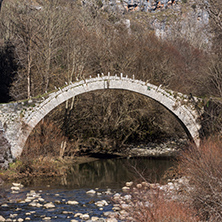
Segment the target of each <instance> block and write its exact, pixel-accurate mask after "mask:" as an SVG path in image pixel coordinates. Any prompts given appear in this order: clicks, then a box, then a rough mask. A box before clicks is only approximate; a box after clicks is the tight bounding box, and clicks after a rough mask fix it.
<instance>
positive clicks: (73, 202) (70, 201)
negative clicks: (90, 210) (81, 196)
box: [66, 200, 79, 205]
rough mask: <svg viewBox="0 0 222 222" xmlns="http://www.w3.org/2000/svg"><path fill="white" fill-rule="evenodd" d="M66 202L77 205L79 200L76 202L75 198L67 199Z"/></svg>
mask: <svg viewBox="0 0 222 222" xmlns="http://www.w3.org/2000/svg"><path fill="white" fill-rule="evenodd" d="M66 204H69V205H77V204H79V202H78V201H75V200H69V201H67V202H66Z"/></svg>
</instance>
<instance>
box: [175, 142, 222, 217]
mask: <svg viewBox="0 0 222 222" xmlns="http://www.w3.org/2000/svg"><path fill="white" fill-rule="evenodd" d="M178 172H179V173H180V175H182V176H186V177H187V178H189V180H190V184H189V185H188V186H189V187H187V188H186V195H187V196H188V197H189V199H191V201H192V204H193V206H194V207H195V208H196V209H197V210H198V214H199V215H200V216H201V217H202V219H203V220H204V221H205V220H207V221H221V219H222V206H221V202H222V195H221V191H222V146H221V140H220V139H218V138H211V139H208V140H206V141H204V142H203V143H202V144H201V146H200V147H190V148H189V149H186V150H184V151H183V152H182V153H181V156H180V159H179V165H178Z"/></svg>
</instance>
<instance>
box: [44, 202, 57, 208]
mask: <svg viewBox="0 0 222 222" xmlns="http://www.w3.org/2000/svg"><path fill="white" fill-rule="evenodd" d="M43 206H44V207H45V208H54V207H55V205H54V204H53V203H52V202H50V203H46V204H44V205H43Z"/></svg>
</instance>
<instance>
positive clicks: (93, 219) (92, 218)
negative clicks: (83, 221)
mask: <svg viewBox="0 0 222 222" xmlns="http://www.w3.org/2000/svg"><path fill="white" fill-rule="evenodd" d="M98 219H99V217H95V216H93V217H91V220H92V221H97V220H98Z"/></svg>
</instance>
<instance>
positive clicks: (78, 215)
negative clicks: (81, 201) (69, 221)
mask: <svg viewBox="0 0 222 222" xmlns="http://www.w3.org/2000/svg"><path fill="white" fill-rule="evenodd" d="M80 216H82V213H76V214H75V215H74V217H80Z"/></svg>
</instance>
